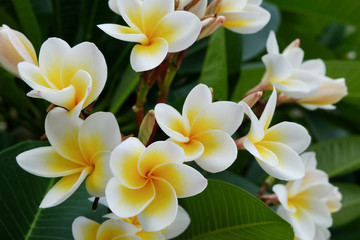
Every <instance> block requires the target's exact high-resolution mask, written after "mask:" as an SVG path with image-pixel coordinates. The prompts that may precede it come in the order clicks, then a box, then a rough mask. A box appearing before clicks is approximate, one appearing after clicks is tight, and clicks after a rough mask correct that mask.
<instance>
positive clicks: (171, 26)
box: [98, 0, 201, 72]
mask: <svg viewBox="0 0 360 240" xmlns="http://www.w3.org/2000/svg"><path fill="white" fill-rule="evenodd" d="M109 6H110V8H111V9H112V10H113V11H114V12H115V13H117V14H120V15H121V16H122V18H123V19H124V21H125V22H126V23H127V24H128V26H129V27H126V26H120V25H116V24H101V25H98V27H99V28H100V29H101V30H103V31H104V32H105V33H107V34H109V35H110V36H112V37H114V38H117V39H120V40H123V41H130V42H136V43H138V44H136V45H135V46H134V48H133V50H132V52H131V56H130V63H131V66H132V68H133V69H134V70H135V71H137V72H142V71H147V70H150V69H153V68H155V67H157V66H158V65H160V63H161V62H162V61H163V60H164V59H165V57H166V55H167V53H168V52H170V53H172V52H179V51H182V50H184V49H186V48H188V47H190V46H191V45H192V44H193V43H194V42H195V40H196V39H197V37H198V35H199V33H200V30H201V22H200V19H199V18H198V17H197V16H196V15H194V14H192V13H190V12H187V11H175V10H174V9H175V6H174V1H167V0H144V1H140V0H131V1H130V0H110V1H109ZM199 11H200V10H199Z"/></svg>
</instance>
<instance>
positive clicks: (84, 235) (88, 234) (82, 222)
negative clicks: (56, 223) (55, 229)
mask: <svg viewBox="0 0 360 240" xmlns="http://www.w3.org/2000/svg"><path fill="white" fill-rule="evenodd" d="M99 227H100V224H99V223H97V222H95V221H93V220H90V219H87V218H86V217H82V216H81V217H77V218H75V220H74V222H73V223H72V234H73V237H74V239H75V240H86V239H95V237H96V233H97V231H98V229H99Z"/></svg>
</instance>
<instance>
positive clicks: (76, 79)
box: [18, 38, 107, 117]
mask: <svg viewBox="0 0 360 240" xmlns="http://www.w3.org/2000/svg"><path fill="white" fill-rule="evenodd" d="M18 70H19V74H20V77H21V78H22V79H23V80H24V81H25V83H26V84H27V85H29V86H30V87H31V88H32V89H33V90H32V91H31V92H29V93H28V94H27V95H28V96H30V97H34V98H43V99H45V100H47V101H49V102H51V103H53V104H55V105H57V106H61V107H64V108H66V109H67V110H69V115H71V116H74V117H78V116H79V114H80V111H81V110H82V109H84V108H85V107H87V106H88V105H89V104H90V103H92V102H93V101H94V100H96V98H97V97H98V96H99V95H100V93H101V91H102V89H103V88H104V85H105V81H106V78H107V66H106V62H105V58H104V56H103V54H102V53H101V52H100V50H99V49H98V48H97V47H96V46H95V44H93V43H90V42H83V43H80V44H78V45H76V46H75V47H73V48H71V47H70V46H69V45H68V44H67V43H66V42H65V41H63V40H61V39H59V38H49V39H48V40H46V41H45V42H44V43H43V45H42V46H41V49H40V54H39V66H36V65H34V64H31V63H28V62H21V63H19V64H18Z"/></svg>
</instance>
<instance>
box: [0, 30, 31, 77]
mask: <svg viewBox="0 0 360 240" xmlns="http://www.w3.org/2000/svg"><path fill="white" fill-rule="evenodd" d="M23 61H25V62H28V63H30V64H33V65H38V62H37V57H36V53H35V49H34V47H33V45H32V44H31V42H30V41H29V40H28V39H27V38H26V37H25V36H24V34H22V33H21V32H18V31H16V30H13V29H11V28H9V27H8V26H6V25H5V24H3V25H2V26H1V27H0V67H2V68H4V69H5V70H6V71H8V72H9V73H11V74H13V75H15V76H17V77H19V72H18V69H17V65H18V63H20V62H23Z"/></svg>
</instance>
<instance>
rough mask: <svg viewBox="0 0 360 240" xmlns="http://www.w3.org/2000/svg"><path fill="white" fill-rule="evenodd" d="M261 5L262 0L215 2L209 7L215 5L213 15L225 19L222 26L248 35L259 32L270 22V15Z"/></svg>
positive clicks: (224, 0)
mask: <svg viewBox="0 0 360 240" xmlns="http://www.w3.org/2000/svg"><path fill="white" fill-rule="evenodd" d="M261 3H262V0H220V1H217V0H215V1H213V3H211V5H217V6H216V7H215V9H214V11H215V13H216V14H217V15H219V16H224V17H225V22H224V23H223V24H222V26H224V27H226V28H228V29H229V30H231V31H233V32H236V33H242V34H250V33H255V32H258V31H260V30H261V29H262V28H263V27H264V26H265V25H266V24H267V23H268V22H269V20H270V13H269V12H268V11H267V10H266V9H264V8H262V7H261V6H260V4H261ZM211 5H209V8H211V7H212V6H211ZM210 13H211V12H210Z"/></svg>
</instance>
